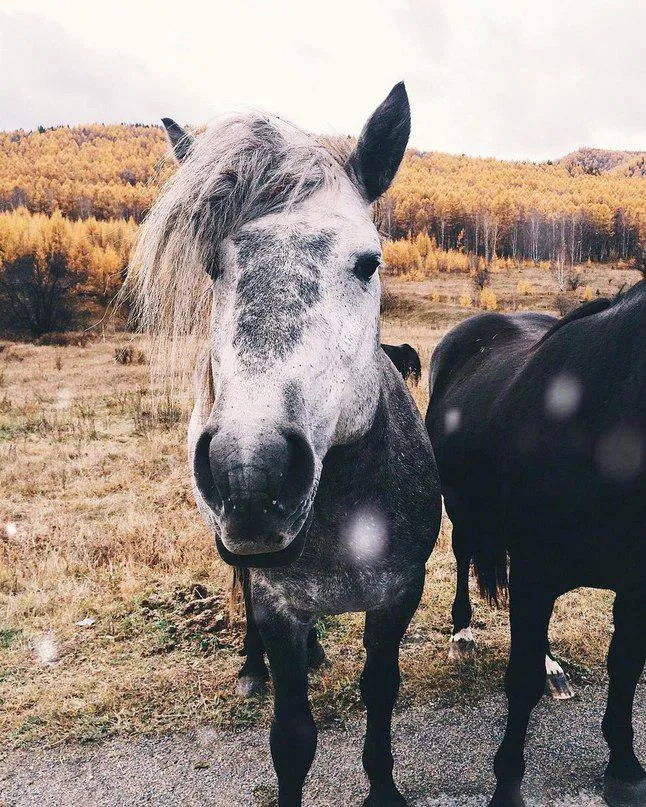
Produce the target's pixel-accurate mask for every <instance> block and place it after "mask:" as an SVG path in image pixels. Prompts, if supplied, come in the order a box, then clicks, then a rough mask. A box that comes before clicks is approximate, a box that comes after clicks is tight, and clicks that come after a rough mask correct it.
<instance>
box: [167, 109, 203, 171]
mask: <svg viewBox="0 0 646 807" xmlns="http://www.w3.org/2000/svg"><path fill="white" fill-rule="evenodd" d="M162 123H163V124H164V129H166V137H168V142H169V143H170V144H171V147H172V149H173V154H174V155H175V159H176V160H177V162H178V163H181V162H184V160H185V159H186V156H187V154H188V152H189V150H190V148H191V146H192V145H193V143H194V142H195V138H194V137H193V135H192V134H189V132H187V131H185V130H184V129H182V127H181V126H180V125H179V124H178V123H175V121H174V120H173V119H172V118H162Z"/></svg>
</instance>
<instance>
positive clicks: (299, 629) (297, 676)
mask: <svg viewBox="0 0 646 807" xmlns="http://www.w3.org/2000/svg"><path fill="white" fill-rule="evenodd" d="M256 619H257V620H258V627H259V628H260V633H261V636H262V639H263V642H264V645H265V648H266V649H267V655H268V657H269V666H270V669H271V677H272V680H273V682H274V719H273V721H272V724H271V733H270V745H271V756H272V759H273V761H274V768H275V770H276V776H277V777H278V805H279V807H301V803H302V796H303V783H304V782H305V777H306V776H307V772H308V771H309V769H310V766H311V764H312V760H313V759H314V754H315V752H316V726H315V725H314V720H313V719H312V712H311V710H310V705H309V700H308V697H307V636H308V633H309V628H310V625H309V623H307V622H301V621H299V620H298V619H297V618H296V617H294V616H293V615H292V614H290V613H286V612H284V611H277V610H275V609H273V608H272V607H271V605H269V606H265V605H264V604H263V605H262V606H261V607H260V608H257V609H256Z"/></svg>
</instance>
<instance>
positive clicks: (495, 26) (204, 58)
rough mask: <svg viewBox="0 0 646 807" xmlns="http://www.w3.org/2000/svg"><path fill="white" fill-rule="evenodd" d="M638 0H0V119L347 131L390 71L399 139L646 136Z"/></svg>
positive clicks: (517, 154) (528, 140)
mask: <svg viewBox="0 0 646 807" xmlns="http://www.w3.org/2000/svg"><path fill="white" fill-rule="evenodd" d="M645 32H646V2H645V0H623V2H621V0H620V1H619V2H611V1H610V0H603V1H602V2H601V1H597V2H595V0H538V2H537V0H531V2H527V0H480V1H479V2H478V0H460V2H456V0H383V2H380V0H319V1H318V2H316V3H314V2H308V0H300V1H299V0H295V1H292V0H264V1H263V0H255V2H254V1H253V0H226V2H221V1H220V0H208V2H196V0H173V2H172V3H167V2H164V0H156V2H152V1H150V0H105V1H104V2H95V0H82V2H78V0H55V1H54V0H0V129H9V128H16V127H24V128H29V129H31V128H35V127H36V126H38V125H39V124H42V125H45V126H49V125H52V124H56V123H86V122H90V121H141V122H153V121H154V122H157V121H158V120H159V118H160V117H162V116H164V115H168V116H170V117H174V118H175V119H176V120H178V121H181V122H189V123H193V124H201V123H204V122H206V121H208V120H209V119H210V118H212V117H214V116H215V115H217V114H218V113H221V112H224V111H227V110H231V109H241V108H242V109H244V108H247V107H260V108H264V109H267V110H269V111H271V112H275V113H277V114H280V115H282V116H284V117H286V118H289V119H291V120H293V121H294V122H295V123H297V124H299V125H301V126H303V127H305V128H308V129H311V130H314V131H317V132H327V133H333V132H334V133H351V134H356V133H358V131H359V129H360V128H361V125H362V124H363V122H364V120H365V118H366V117H367V115H368V114H369V113H370V111H371V110H372V109H373V108H374V107H375V106H376V104H377V103H379V101H380V100H381V98H382V97H383V96H385V95H386V93H387V92H388V90H389V89H390V87H391V86H392V85H393V84H394V83H395V82H397V81H398V80H400V79H402V78H403V79H405V81H406V85H407V87H408V91H409V95H410V99H411V105H412V111H413V133H412V138H411V143H412V144H413V145H415V146H417V147H418V148H421V149H425V150H437V151H447V152H451V153H462V152H464V153H467V154H472V155H483V156H496V157H506V158H522V159H535V160H539V159H546V158H549V157H559V156H562V155H564V154H566V153H567V152H569V151H572V150H573V149H575V148H577V147H579V146H582V145H587V146H599V147H605V148H617V149H639V150H642V149H646V48H645V45H644V42H645Z"/></svg>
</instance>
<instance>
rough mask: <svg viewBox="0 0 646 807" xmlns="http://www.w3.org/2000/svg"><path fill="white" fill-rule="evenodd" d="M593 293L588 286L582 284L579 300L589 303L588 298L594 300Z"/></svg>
mask: <svg viewBox="0 0 646 807" xmlns="http://www.w3.org/2000/svg"><path fill="white" fill-rule="evenodd" d="M594 298H595V293H594V292H593V291H592V289H591V288H590V286H584V287H583V288H582V289H581V301H582V302H584V303H589V302H590V300H594Z"/></svg>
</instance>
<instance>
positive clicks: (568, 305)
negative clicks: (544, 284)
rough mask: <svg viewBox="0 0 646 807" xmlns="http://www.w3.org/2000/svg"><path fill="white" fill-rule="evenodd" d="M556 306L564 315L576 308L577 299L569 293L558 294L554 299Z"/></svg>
mask: <svg viewBox="0 0 646 807" xmlns="http://www.w3.org/2000/svg"><path fill="white" fill-rule="evenodd" d="M554 307H555V308H556V310H557V311H558V312H559V314H560V315H561V316H562V317H564V316H566V315H567V314H569V313H570V311H573V310H574V309H575V308H576V301H575V300H573V299H572V297H570V296H568V295H567V294H557V296H556V299H555V300H554Z"/></svg>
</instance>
